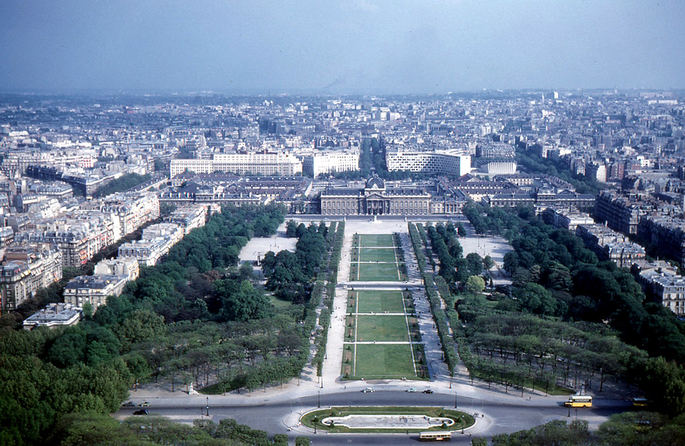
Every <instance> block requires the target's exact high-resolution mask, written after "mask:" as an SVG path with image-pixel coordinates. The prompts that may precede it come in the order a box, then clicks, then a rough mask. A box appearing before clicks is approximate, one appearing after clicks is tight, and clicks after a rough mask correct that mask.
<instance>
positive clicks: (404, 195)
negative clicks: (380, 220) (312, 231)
mask: <svg viewBox="0 0 685 446" xmlns="http://www.w3.org/2000/svg"><path fill="white" fill-rule="evenodd" d="M430 213H431V194H430V193H429V192H428V191H427V190H425V189H422V188H418V187H386V185H385V181H383V179H382V178H380V177H379V176H377V175H374V176H372V177H371V178H369V179H368V180H367V181H366V184H365V185H364V187H363V188H327V189H326V190H325V191H324V192H322V193H321V215H429V214H430Z"/></svg>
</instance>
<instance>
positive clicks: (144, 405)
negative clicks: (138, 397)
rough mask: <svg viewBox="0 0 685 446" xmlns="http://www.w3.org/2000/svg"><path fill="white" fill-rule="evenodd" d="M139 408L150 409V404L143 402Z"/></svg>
mask: <svg viewBox="0 0 685 446" xmlns="http://www.w3.org/2000/svg"><path fill="white" fill-rule="evenodd" d="M140 407H150V403H148V402H147V401H143V403H142V404H141V405H140Z"/></svg>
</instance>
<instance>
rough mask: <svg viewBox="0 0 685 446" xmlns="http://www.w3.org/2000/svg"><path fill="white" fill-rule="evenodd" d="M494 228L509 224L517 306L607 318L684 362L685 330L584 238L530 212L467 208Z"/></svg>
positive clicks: (508, 264)
mask: <svg viewBox="0 0 685 446" xmlns="http://www.w3.org/2000/svg"><path fill="white" fill-rule="evenodd" d="M465 209H466V210H465V213H467V215H469V216H470V215H473V214H474V213H478V214H479V217H478V219H479V220H481V221H483V222H484V224H486V225H488V226H490V227H502V226H507V229H506V230H503V232H504V233H505V234H506V235H507V236H508V238H509V240H510V242H511V245H512V247H513V248H514V251H513V252H510V253H508V254H507V255H505V257H504V267H505V269H506V270H507V271H509V272H510V273H511V274H512V278H513V281H514V289H513V294H514V296H516V297H518V298H519V299H517V302H516V304H517V305H518V306H519V307H520V308H521V309H522V310H524V311H530V312H533V313H538V314H547V315H556V316H560V317H562V318H564V319H569V320H588V321H593V322H601V321H605V320H608V321H610V324H611V326H612V327H614V328H616V329H617V330H618V331H619V332H620V333H621V336H622V338H623V339H624V340H625V341H626V342H628V343H631V344H634V345H636V346H638V347H640V348H643V349H645V350H647V351H648V352H649V353H650V354H651V355H653V356H658V355H662V356H664V357H666V358H667V359H673V360H677V361H678V362H679V363H684V362H685V326H684V325H683V324H682V323H681V322H679V321H678V320H677V318H676V317H675V315H673V314H672V313H671V312H670V311H669V310H668V309H666V308H665V307H663V306H662V305H660V304H659V303H656V302H650V301H648V300H646V299H645V295H644V293H643V292H642V289H641V288H640V286H639V284H638V283H637V281H636V280H635V278H634V276H633V275H632V274H631V273H630V272H629V271H628V270H625V269H621V268H618V267H616V265H615V264H614V263H613V262H608V261H606V262H601V261H599V260H598V259H597V256H596V255H595V254H594V253H593V252H592V251H589V250H588V249H586V248H585V247H584V245H583V242H582V240H581V239H580V238H579V237H577V236H576V235H574V234H572V233H571V232H569V231H567V230H565V229H559V228H555V227H553V226H551V225H547V224H545V223H543V222H542V221H541V220H539V219H538V218H537V217H535V215H534V213H532V212H531V211H530V210H529V209H526V208H520V209H516V210H504V209H493V208H488V207H486V206H483V205H477V204H472V203H471V204H468V205H467V206H465Z"/></svg>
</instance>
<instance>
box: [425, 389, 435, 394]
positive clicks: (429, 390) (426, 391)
mask: <svg viewBox="0 0 685 446" xmlns="http://www.w3.org/2000/svg"><path fill="white" fill-rule="evenodd" d="M423 393H427V394H429V395H430V394H431V393H433V391H432V390H431V389H426V390H424V391H423Z"/></svg>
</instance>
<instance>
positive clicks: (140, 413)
mask: <svg viewBox="0 0 685 446" xmlns="http://www.w3.org/2000/svg"><path fill="white" fill-rule="evenodd" d="M133 415H149V412H148V411H147V409H138V410H136V411H135V412H133Z"/></svg>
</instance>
